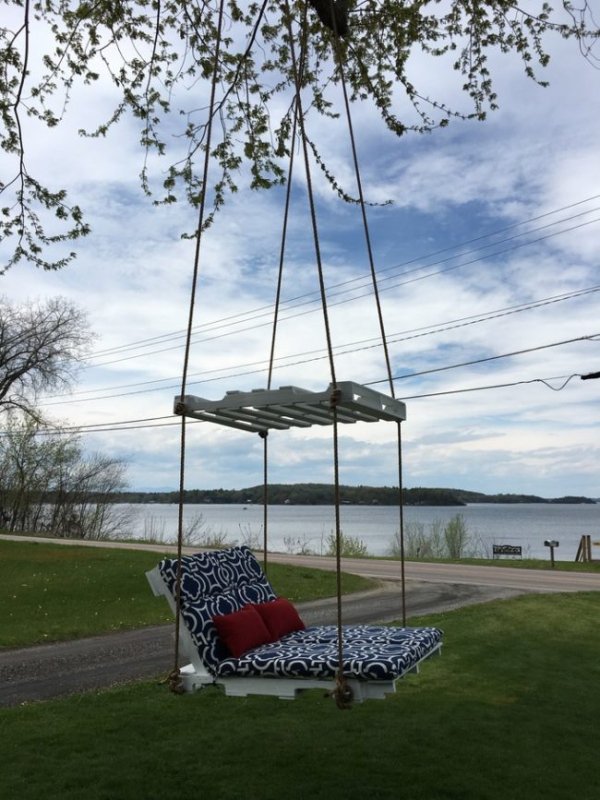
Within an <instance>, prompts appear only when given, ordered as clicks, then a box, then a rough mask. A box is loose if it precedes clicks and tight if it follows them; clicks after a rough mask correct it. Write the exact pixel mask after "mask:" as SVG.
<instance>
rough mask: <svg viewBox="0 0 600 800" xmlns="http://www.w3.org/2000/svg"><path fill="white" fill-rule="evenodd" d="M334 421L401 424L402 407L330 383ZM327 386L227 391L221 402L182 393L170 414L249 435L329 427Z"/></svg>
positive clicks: (352, 386)
mask: <svg viewBox="0 0 600 800" xmlns="http://www.w3.org/2000/svg"><path fill="white" fill-rule="evenodd" d="M335 388H336V390H337V393H338V394H337V402H336V409H337V419H338V422H342V423H355V422H379V421H380V420H387V421H389V422H402V421H404V420H405V419H406V406H405V405H404V403H403V402H402V401H400V400H396V399H395V398H392V397H388V396H387V395H384V394H381V393H380V392H376V391H375V390H373V389H370V388H369V387H367V386H361V385H360V384H358V383H354V381H341V382H340V383H338V384H336V387H335ZM332 394H333V386H332V384H330V385H329V387H328V388H327V389H326V390H325V391H324V392H311V391H308V390H307V389H300V388H298V387H297V386H282V387H281V388H279V389H270V390H267V389H254V390H252V391H251V392H239V391H231V392H227V394H226V395H225V397H223V398H222V399H221V400H206V399H205V398H204V397H196V396H195V395H189V394H186V395H184V396H183V397H182V396H181V395H179V396H177V397H176V398H175V405H174V410H175V413H176V414H179V415H185V416H186V417H191V418H193V419H199V420H204V421H206V422H214V423H217V424H218V425H225V426H227V427H231V428H237V429H238V430H242V431H250V432H251V433H264V432H266V431H269V430H287V429H288V428H310V427H311V426H312V425H332V424H333V421H334V411H333V408H332V404H331V399H332Z"/></svg>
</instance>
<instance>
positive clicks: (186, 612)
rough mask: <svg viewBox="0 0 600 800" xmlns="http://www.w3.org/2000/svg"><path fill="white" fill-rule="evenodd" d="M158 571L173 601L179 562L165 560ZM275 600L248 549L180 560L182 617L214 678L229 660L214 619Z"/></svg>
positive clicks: (198, 555)
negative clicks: (252, 605) (248, 605)
mask: <svg viewBox="0 0 600 800" xmlns="http://www.w3.org/2000/svg"><path fill="white" fill-rule="evenodd" d="M159 570H160V574H161V575H162V578H163V580H164V581H165V583H166V584H167V586H168V587H169V591H170V592H171V594H172V595H173V597H174V596H175V586H176V582H177V559H172V558H166V559H164V560H163V561H161V562H160V564H159ZM276 596H277V595H276V594H275V592H274V591H273V587H272V586H271V584H270V583H269V581H268V580H267V579H266V577H265V575H264V573H263V571H262V569H261V566H260V564H259V563H258V561H257V559H256V557H255V556H254V554H253V553H252V552H251V551H250V550H249V549H248V548H247V547H234V548H231V549H230V550H216V551H212V552H206V553H197V554H195V555H193V556H184V557H183V558H182V559H181V615H182V617H183V620H184V622H185V625H186V627H187V629H188V630H189V632H190V634H191V636H192V640H193V642H194V644H195V645H196V647H197V648H198V653H199V655H200V658H201V659H202V661H203V662H204V664H205V665H206V668H207V669H208V670H209V671H210V672H212V673H213V674H214V673H215V670H216V668H217V666H218V665H219V663H220V662H221V661H222V660H223V659H224V658H226V657H227V656H228V651H227V650H226V648H225V646H224V645H223V643H222V642H221V640H220V639H219V637H218V635H217V629H216V628H215V625H214V623H213V617H216V616H220V615H222V614H231V613H232V612H233V611H239V610H240V609H241V608H243V607H244V606H245V605H247V604H248V603H265V602H267V601H268V600H274V599H275V597H276Z"/></svg>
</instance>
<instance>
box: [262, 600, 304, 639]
mask: <svg viewBox="0 0 600 800" xmlns="http://www.w3.org/2000/svg"><path fill="white" fill-rule="evenodd" d="M254 608H255V609H256V610H257V611H258V613H259V614H260V616H261V617H262V619H263V622H264V623H265V625H266V626H267V628H268V629H269V633H270V634H271V641H274V640H275V639H281V637H282V636H285V634H286V633H292V631H303V630H304V628H305V627H306V626H305V624H304V623H303V622H302V620H301V619H300V615H299V614H298V612H297V611H296V609H295V608H294V606H293V605H292V604H291V603H290V601H289V600H286V598H285V597H278V598H277V599H276V600H271V601H270V602H268V603H258V604H257V605H255V606H254Z"/></svg>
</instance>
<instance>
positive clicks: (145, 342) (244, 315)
mask: <svg viewBox="0 0 600 800" xmlns="http://www.w3.org/2000/svg"><path fill="white" fill-rule="evenodd" d="M598 198H600V195H594V196H592V197H588V198H585V199H584V200H580V201H578V202H576V203H571V204H570V205H566V206H563V207H561V208H558V209H554V210H552V211H549V212H546V213H544V214H540V215H538V216H536V217H531V218H530V219H527V220H523V221H521V222H516V223H512V224H511V225H507V226H504V227H502V228H499V229H497V230H495V231H492V232H491V233H488V234H483V235H481V236H477V237H474V238H472V239H468V240H466V241H463V242H459V243H458V244H455V245H450V246H448V247H444V248H442V249H440V250H436V251H434V252H433V253H429V254H426V255H424V256H417V257H415V258H412V259H409V260H407V261H404V262H402V263H400V264H395V265H393V266H390V267H385V268H381V269H379V270H378V271H377V273H378V275H382V274H384V273H386V272H390V271H393V270H396V269H401V268H402V267H404V266H408V265H410V264H414V263H415V262H417V261H428V260H429V259H431V258H434V257H436V256H439V255H442V254H444V253H449V252H451V251H452V250H460V249H461V248H464V247H466V246H468V245H471V244H474V243H475V242H479V241H482V240H484V239H489V238H492V237H494V236H498V235H500V234H501V233H504V232H506V231H510V230H514V229H515V228H518V227H521V226H522V225H528V224H530V223H532V222H538V221H539V220H542V219H545V218H547V217H549V216H553V215H554V214H559V213H561V212H563V211H568V210H570V209H572V208H576V207H578V206H581V205H583V204H585V203H588V202H591V201H593V200H597V199H598ZM597 210H598V208H593V209H588V210H587V211H584V212H581V213H580V214H577V215H574V216H571V217H566V218H564V219H562V220H557V221H556V222H553V223H550V225H547V226H543V227H544V229H545V228H547V227H550V226H552V225H558V224H560V223H562V222H565V221H569V220H572V219H575V218H576V217H580V216H584V215H585V214H589V213H592V212H594V211H597ZM538 230H542V228H534V229H530V230H528V231H524V232H523V233H522V234H518V235H519V236H523V235H526V234H527V233H535V232H536V231H538ZM514 238H515V237H510V239H514ZM505 241H508V239H503V240H500V241H498V242H496V243H495V244H502V243H503V242H505ZM490 246H493V245H485V247H490ZM466 252H468V253H472V252H476V250H469V251H466ZM459 255H460V256H462V255H465V251H463V252H461V253H459V254H457V255H455V256H453V258H458V257H459ZM444 260H448V259H444ZM438 263H442V261H437V262H434V263H433V264H429V265H427V266H433V265H435V264H438ZM421 268H426V267H421ZM361 281H362V282H366V281H368V276H365V275H361V276H358V277H355V278H350V279H348V280H346V281H342V282H340V283H337V284H332V285H331V286H330V287H329V291H330V294H331V293H333V294H334V295H335V294H336V293H335V292H332V290H334V289H338V288H340V287H343V286H348V285H350V284H353V283H357V282H361ZM316 294H317V293H316V292H307V293H304V294H301V295H297V296H295V297H291V298H289V299H288V300H286V301H284V303H285V304H291V303H294V302H296V301H298V300H305V299H306V298H311V300H310V302H318V296H316ZM261 312H262V313H261ZM267 314H268V315H270V314H272V304H269V305H264V306H259V307H258V308H255V309H250V310H248V311H245V312H241V313H237V314H231V315H229V316H226V317H221V318H218V319H216V320H212V321H210V322H205V323H202V324H201V325H196V326H195V327H194V329H193V330H194V332H200V331H203V330H205V329H212V328H215V327H217V328H218V327H222V325H223V323H229V324H231V323H232V322H235V321H236V320H238V321H239V322H247V321H248V318H250V319H252V318H254V317H253V316H252V315H259V316H263V315H265V316H266V315H267ZM184 336H185V332H184V331H182V330H179V331H172V332H170V333H165V334H160V335H157V336H153V337H150V338H146V339H138V340H136V341H133V342H130V343H128V344H124V345H117V346H115V347H111V348H106V349H104V350H98V351H96V353H94V354H93V356H92V357H93V358H98V357H103V356H107V355H112V354H116V353H120V352H123V351H126V350H128V349H139V347H140V346H152V344H154V343H159V342H164V341H169V340H174V339H178V338H179V339H183V338H184Z"/></svg>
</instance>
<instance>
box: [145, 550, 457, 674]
mask: <svg viewBox="0 0 600 800" xmlns="http://www.w3.org/2000/svg"><path fill="white" fill-rule="evenodd" d="M159 569H160V573H161V575H162V577H163V580H164V581H165V583H166V584H167V586H168V587H169V591H170V592H171V594H172V595H173V596H174V595H175V586H176V581H177V560H176V559H164V560H163V561H161V563H160V564H159ZM181 574H182V580H181V613H182V617H183V620H184V623H185V625H186V626H187V628H188V630H189V631H190V634H191V636H192V639H193V641H194V644H195V645H196V647H197V648H198V652H199V655H200V657H201V658H202V660H203V662H204V663H205V665H206V668H207V669H208V670H209V671H210V672H211V673H212V674H213V675H215V676H218V677H229V676H233V675H239V676H245V677H249V676H261V677H294V678H332V677H334V676H335V675H336V673H337V670H338V664H339V659H338V644H337V627H335V626H333V625H325V626H314V627H311V628H306V629H305V630H301V631H295V632H293V633H290V634H288V635H287V636H284V637H283V638H282V639H280V640H279V641H277V642H273V643H271V644H265V645H261V646H260V647H256V648H254V649H252V650H249V651H248V652H247V653H244V654H243V655H242V656H240V658H232V657H231V656H230V655H229V653H228V652H227V650H226V648H225V646H224V645H223V643H222V642H221V641H220V639H219V637H218V635H217V630H216V628H215V625H214V623H213V617H215V616H219V615H222V614H230V613H232V612H234V611H239V610H240V609H241V608H243V606H245V605H246V604H247V603H264V602H267V601H269V600H274V599H275V597H276V595H275V592H274V591H273V588H272V586H271V584H270V583H269V581H268V580H267V578H266V577H265V575H264V573H263V571H262V569H261V566H260V564H259V563H258V561H257V559H256V557H255V556H254V554H253V553H252V552H251V551H250V550H249V549H248V548H247V547H233V548H231V549H229V550H218V551H213V552H206V553H198V554H196V555H193V556H184V557H183V558H182V560H181ZM441 639H442V632H441V631H440V630H438V629H437V628H394V627H383V626H377V625H346V626H344V630H343V671H344V675H345V676H347V677H354V678H360V679H363V680H395V679H396V678H398V677H400V675H402V674H404V673H405V672H406V671H407V670H410V669H411V668H412V667H414V666H415V665H416V664H418V662H419V661H421V660H422V659H423V658H425V657H426V656H428V655H430V654H431V653H432V652H433V651H434V650H435V649H436V648H437V647H438V646H439V644H440V642H441Z"/></svg>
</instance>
